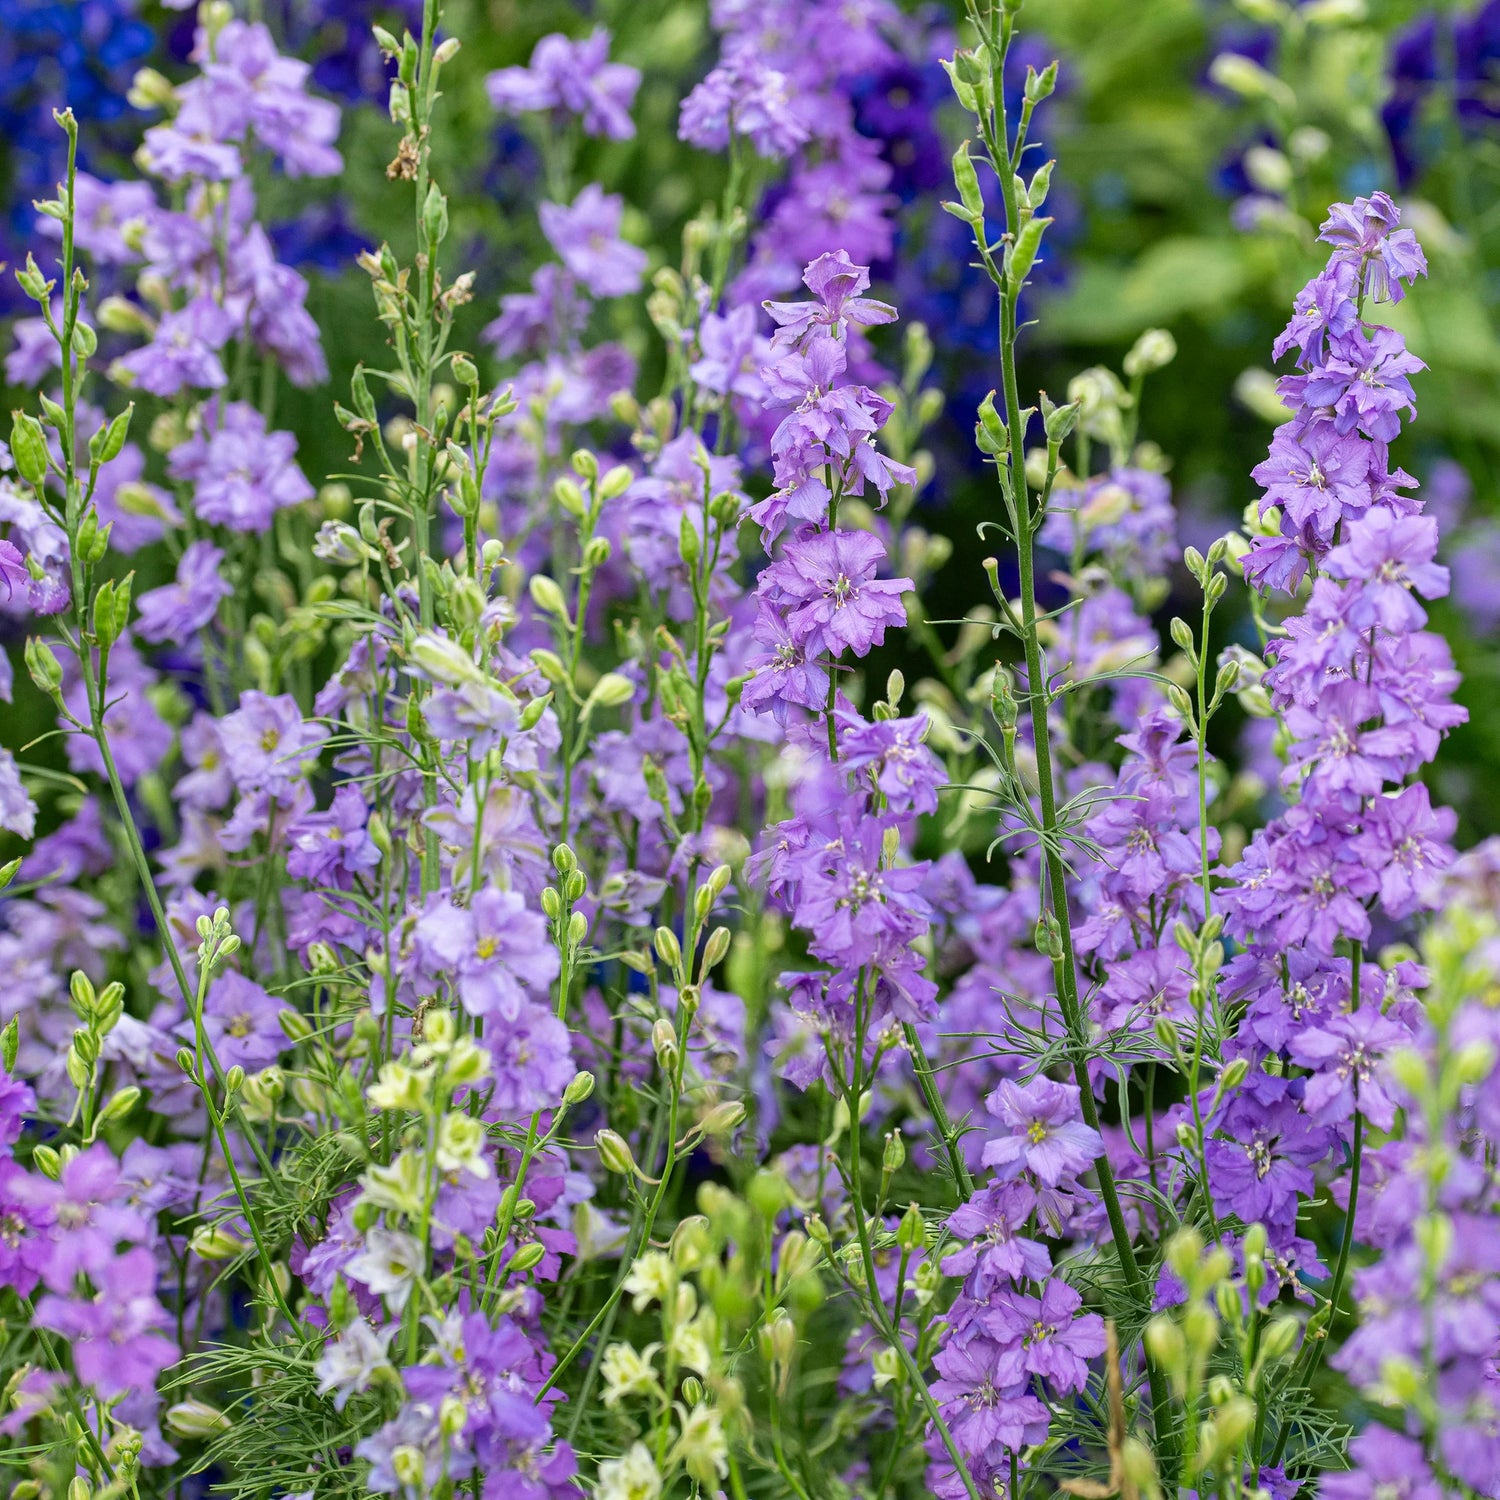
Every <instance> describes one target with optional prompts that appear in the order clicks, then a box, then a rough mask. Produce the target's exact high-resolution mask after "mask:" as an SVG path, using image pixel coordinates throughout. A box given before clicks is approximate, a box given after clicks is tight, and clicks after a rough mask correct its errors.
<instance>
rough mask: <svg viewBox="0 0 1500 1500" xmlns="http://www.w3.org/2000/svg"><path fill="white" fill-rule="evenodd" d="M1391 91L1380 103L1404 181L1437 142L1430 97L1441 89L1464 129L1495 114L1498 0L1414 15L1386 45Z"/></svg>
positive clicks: (1499, 112)
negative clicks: (1460, 10)
mask: <svg viewBox="0 0 1500 1500" xmlns="http://www.w3.org/2000/svg"><path fill="white" fill-rule="evenodd" d="M1390 76H1391V96H1390V98H1389V99H1388V100H1387V101H1386V104H1385V106H1384V108H1383V109H1382V110H1381V112H1380V113H1381V118H1382V120H1383V121H1384V123H1385V129H1386V134H1387V135H1388V136H1389V137H1390V140H1391V153H1392V155H1393V156H1394V157H1395V161H1396V172H1397V177H1398V180H1399V181H1400V183H1401V186H1402V187H1409V186H1410V185H1411V183H1412V182H1414V181H1415V180H1416V179H1417V178H1418V177H1419V176H1420V175H1421V173H1422V169H1423V167H1424V166H1425V165H1426V164H1427V163H1428V162H1429V161H1431V160H1432V159H1433V158H1435V157H1436V156H1438V155H1439V154H1440V153H1441V152H1442V150H1443V146H1444V135H1445V133H1446V132H1445V126H1444V124H1443V123H1440V122H1437V121H1434V120H1432V119H1431V118H1430V117H1429V116H1428V110H1427V105H1428V103H1429V101H1431V100H1432V99H1433V98H1434V97H1438V96H1441V95H1443V94H1448V95H1450V96H1451V98H1452V109H1453V115H1454V117H1455V118H1456V119H1457V121H1458V126H1459V129H1460V130H1461V131H1462V132H1463V133H1464V134H1465V135H1477V134H1479V133H1480V132H1483V131H1485V130H1490V129H1493V128H1494V125H1495V122H1496V121H1497V120H1500V0H1489V3H1488V4H1485V5H1481V6H1480V7H1479V8H1478V9H1477V10H1475V11H1473V12H1471V13H1470V14H1468V15H1458V16H1450V15H1443V16H1439V15H1437V14H1435V13H1434V14H1431V15H1426V16H1421V17H1419V18H1418V19H1417V20H1415V21H1413V22H1412V24H1411V25H1410V26H1408V27H1407V28H1406V29H1405V30H1404V31H1402V32H1400V33H1399V34H1398V35H1397V37H1396V40H1395V42H1394V44H1393V45H1392V47H1391V61H1390Z"/></svg>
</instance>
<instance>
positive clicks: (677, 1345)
mask: <svg viewBox="0 0 1500 1500" xmlns="http://www.w3.org/2000/svg"><path fill="white" fill-rule="evenodd" d="M716 1331H717V1330H716V1329H715V1328H714V1325H713V1319H712V1318H711V1317H709V1316H708V1314H707V1313H705V1314H704V1315H703V1316H702V1317H698V1318H694V1319H693V1320H692V1321H691V1322H689V1323H679V1324H678V1325H677V1326H676V1327H675V1328H674V1329H673V1330H672V1337H671V1339H670V1340H669V1341H668V1343H667V1348H668V1349H669V1350H670V1351H671V1353H672V1357H673V1358H674V1359H675V1360H676V1361H677V1363H678V1364H680V1365H686V1366H687V1368H688V1369H690V1370H696V1371H697V1372H698V1373H699V1374H700V1375H707V1374H708V1372H709V1369H710V1367H711V1366H712V1364H713V1353H712V1350H713V1341H714V1335H715V1333H716Z"/></svg>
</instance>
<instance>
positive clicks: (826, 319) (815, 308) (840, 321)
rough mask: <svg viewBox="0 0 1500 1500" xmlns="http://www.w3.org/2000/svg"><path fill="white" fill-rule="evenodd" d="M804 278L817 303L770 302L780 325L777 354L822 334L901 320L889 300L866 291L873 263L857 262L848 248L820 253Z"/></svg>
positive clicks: (773, 345) (835, 334)
mask: <svg viewBox="0 0 1500 1500" xmlns="http://www.w3.org/2000/svg"><path fill="white" fill-rule="evenodd" d="M802 282H803V285H804V286H806V287H807V289H808V291H810V292H811V293H812V294H813V296H814V297H816V298H817V301H816V302H767V303H766V304H765V307H766V311H767V312H768V313H770V315H771V319H772V321H773V322H774V323H775V324H776V325H777V327H776V332H775V334H774V335H773V336H772V339H771V349H772V352H773V353H778V354H780V353H785V352H789V351H792V350H796V349H801V348H804V347H805V346H806V345H807V344H808V343H809V342H810V341H811V340H812V339H814V338H816V337H818V336H819V335H823V334H831V335H832V336H833V337H834V338H837V339H843V338H844V337H845V336H846V334H847V332H848V329H849V327H850V325H858V326H860V327H871V326H874V325H876V324H880V323H894V322H895V321H896V309H895V308H894V307H892V306H891V305H890V304H889V303H888V302H877V301H876V300H875V299H874V298H873V297H866V296H865V295H864V294H865V292H867V291H868V290H869V288H870V271H869V268H868V267H867V266H857V265H855V264H854V262H853V261H852V260H850V259H849V256H848V254H847V252H845V251H843V250H835V251H833V252H832V253H831V254H828V255H820V256H819V257H818V258H817V259H816V260H815V261H813V262H812V264H811V265H809V266H808V267H807V269H806V270H804V271H803V273H802Z"/></svg>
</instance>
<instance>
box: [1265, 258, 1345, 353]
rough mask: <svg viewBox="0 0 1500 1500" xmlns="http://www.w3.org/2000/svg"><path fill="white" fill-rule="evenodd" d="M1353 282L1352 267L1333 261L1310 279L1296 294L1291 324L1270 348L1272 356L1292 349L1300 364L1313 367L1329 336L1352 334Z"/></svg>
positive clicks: (1342, 262) (1343, 262)
mask: <svg viewBox="0 0 1500 1500" xmlns="http://www.w3.org/2000/svg"><path fill="white" fill-rule="evenodd" d="M1354 278H1355V270H1354V267H1353V266H1351V265H1349V264H1348V262H1346V261H1336V262H1334V263H1333V264H1332V265H1330V266H1329V267H1328V268H1327V270H1324V271H1320V272H1319V273H1318V274H1317V275H1316V276H1314V277H1313V279H1312V280H1311V281H1309V282H1308V283H1307V285H1306V286H1305V287H1303V288H1302V290H1301V291H1300V292H1298V293H1297V300H1296V301H1295V302H1294V303H1293V304H1292V307H1293V313H1292V320H1291V322H1290V323H1288V324H1287V325H1286V327H1285V329H1283V330H1282V332H1281V335H1280V336H1279V337H1278V338H1277V340H1276V342H1275V343H1274V344H1273V345H1272V346H1271V353H1272V355H1273V356H1274V357H1275V358H1277V359H1280V358H1282V356H1283V355H1285V354H1286V352H1287V351H1288V350H1289V349H1295V350H1296V351H1297V353H1298V356H1299V357H1300V359H1301V360H1302V361H1303V363H1304V364H1306V363H1309V362H1310V363H1314V364H1316V363H1317V362H1318V361H1319V360H1320V359H1322V357H1323V348H1324V343H1325V341H1326V340H1327V339H1328V337H1329V336H1330V335H1333V336H1335V337H1341V336H1342V335H1344V334H1346V333H1350V332H1352V331H1353V329H1354V328H1355V326H1356V325H1357V324H1358V322H1359V313H1358V312H1357V311H1356V309H1355V304H1354Z"/></svg>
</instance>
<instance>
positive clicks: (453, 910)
mask: <svg viewBox="0 0 1500 1500" xmlns="http://www.w3.org/2000/svg"><path fill="white" fill-rule="evenodd" d="M412 942H413V956H414V959H415V964H416V970H415V972H416V973H417V974H418V975H420V976H423V977H424V978H428V977H435V976H436V975H438V974H447V975H448V976H449V977H450V978H451V979H452V981H453V983H454V985H455V987H456V989H457V991H458V998H459V1001H460V1003H461V1004H462V1005H463V1008H464V1009H465V1010H466V1011H467V1012H468V1013H469V1014H470V1015H471V1016H495V1015H498V1016H501V1017H503V1018H505V1019H507V1020H514V1019H515V1018H516V1017H517V1016H519V1015H520V1013H521V1010H522V1007H523V1006H525V1005H526V1004H527V1003H528V995H529V994H530V995H535V996H536V997H537V998H539V999H541V1000H542V1001H544V1002H545V1001H546V1000H547V998H548V995H549V991H550V987H551V985H552V982H553V980H555V979H556V978H557V973H558V957H557V950H556V949H555V948H554V947H553V946H552V942H551V939H550V937H549V935H548V932H547V922H546V919H545V918H544V917H543V916H542V915H541V913H539V912H535V911H530V910H528V909H527V907H526V902H525V900H524V899H523V898H522V896H521V895H520V893H519V892H517V891H501V890H497V889H496V888H495V887H493V886H486V887H485V888H483V889H482V890H480V891H478V892H477V893H476V894H475V895H474V897H473V899H472V900H471V902H470V903H469V905H468V906H467V907H460V906H455V905H454V904H453V902H452V901H451V900H450V899H449V898H448V897H447V896H445V895H443V894H442V893H436V894H434V895H432V896H429V897H428V899H427V904H426V906H425V907H424V908H423V910H422V914H421V915H420V916H419V917H418V919H417V923H416V926H415V928H414V929H413V934H412Z"/></svg>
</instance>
